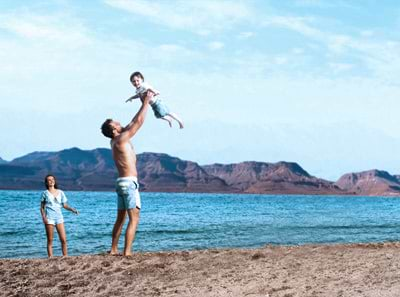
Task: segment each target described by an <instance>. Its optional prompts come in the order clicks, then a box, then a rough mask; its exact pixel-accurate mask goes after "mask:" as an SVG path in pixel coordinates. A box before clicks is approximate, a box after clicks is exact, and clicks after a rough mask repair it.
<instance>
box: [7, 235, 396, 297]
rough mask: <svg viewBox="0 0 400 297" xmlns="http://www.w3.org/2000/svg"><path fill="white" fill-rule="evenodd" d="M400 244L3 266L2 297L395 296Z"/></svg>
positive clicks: (95, 258)
mask: <svg viewBox="0 0 400 297" xmlns="http://www.w3.org/2000/svg"><path fill="white" fill-rule="evenodd" d="M399 251H400V243H381V244H349V245H306V246H291V247H289V246H287V247H282V246H279V247H278V246H266V247H264V248H260V249H251V250H245V249H229V250H200V251H181V252H158V253H137V254H135V256H134V257H131V258H125V257H121V256H109V255H85V256H76V257H67V258H53V259H12V260H8V259H2V260H0V271H1V276H0V285H1V290H0V294H1V296H43V297H44V296H253V297H255V296H282V297H283V296H285V297H290V296H400V253H399Z"/></svg>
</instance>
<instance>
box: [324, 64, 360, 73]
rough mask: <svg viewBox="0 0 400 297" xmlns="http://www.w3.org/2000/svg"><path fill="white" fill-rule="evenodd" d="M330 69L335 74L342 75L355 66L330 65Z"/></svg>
mask: <svg viewBox="0 0 400 297" xmlns="http://www.w3.org/2000/svg"><path fill="white" fill-rule="evenodd" d="M329 67H330V68H331V69H332V70H333V72H334V73H340V72H344V71H347V70H350V69H352V68H353V67H354V65H352V64H348V63H329Z"/></svg>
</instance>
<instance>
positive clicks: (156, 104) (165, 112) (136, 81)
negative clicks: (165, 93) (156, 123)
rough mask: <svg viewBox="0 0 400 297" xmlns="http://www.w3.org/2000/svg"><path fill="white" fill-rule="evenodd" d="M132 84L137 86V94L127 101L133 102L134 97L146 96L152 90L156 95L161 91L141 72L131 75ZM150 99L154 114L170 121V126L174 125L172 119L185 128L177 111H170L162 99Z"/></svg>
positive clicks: (141, 98)
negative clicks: (149, 82)
mask: <svg viewBox="0 0 400 297" xmlns="http://www.w3.org/2000/svg"><path fill="white" fill-rule="evenodd" d="M130 80H131V83H132V85H133V86H134V87H135V88H136V95H134V96H132V97H130V98H129V99H128V100H126V102H131V101H132V100H133V99H137V98H140V100H143V98H145V97H146V93H147V92H148V91H149V92H152V93H154V97H155V96H157V95H159V94H160V93H159V92H158V91H157V90H155V89H154V88H153V87H152V86H150V85H149V84H147V83H145V82H144V77H143V75H142V74H141V73H140V72H134V73H132V75H131V77H130ZM154 97H153V99H152V100H151V101H150V106H151V108H152V109H153V111H154V115H155V116H156V118H157V119H162V120H165V121H167V122H168V124H169V126H170V127H172V119H174V120H175V121H177V122H178V123H179V128H181V129H182V128H183V122H182V121H181V119H179V118H178V116H177V115H176V114H175V113H172V112H170V111H169V109H168V107H167V106H166V105H165V104H164V103H163V102H162V101H161V99H158V98H155V99H154Z"/></svg>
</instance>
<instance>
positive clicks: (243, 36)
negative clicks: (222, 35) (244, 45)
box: [238, 32, 256, 39]
mask: <svg viewBox="0 0 400 297" xmlns="http://www.w3.org/2000/svg"><path fill="white" fill-rule="evenodd" d="M255 35H256V34H255V33H254V32H241V33H239V36H238V38H239V39H248V38H251V37H254V36H255Z"/></svg>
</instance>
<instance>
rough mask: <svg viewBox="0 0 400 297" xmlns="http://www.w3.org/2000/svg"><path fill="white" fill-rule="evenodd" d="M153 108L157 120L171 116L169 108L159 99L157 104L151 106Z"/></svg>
mask: <svg viewBox="0 0 400 297" xmlns="http://www.w3.org/2000/svg"><path fill="white" fill-rule="evenodd" d="M151 108H152V109H153V111H154V115H155V116H156V118H157V119H159V118H162V117H165V116H166V115H167V114H169V109H168V107H167V106H166V105H165V104H164V103H163V102H162V101H161V100H160V99H157V100H156V102H154V103H153V104H151Z"/></svg>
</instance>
